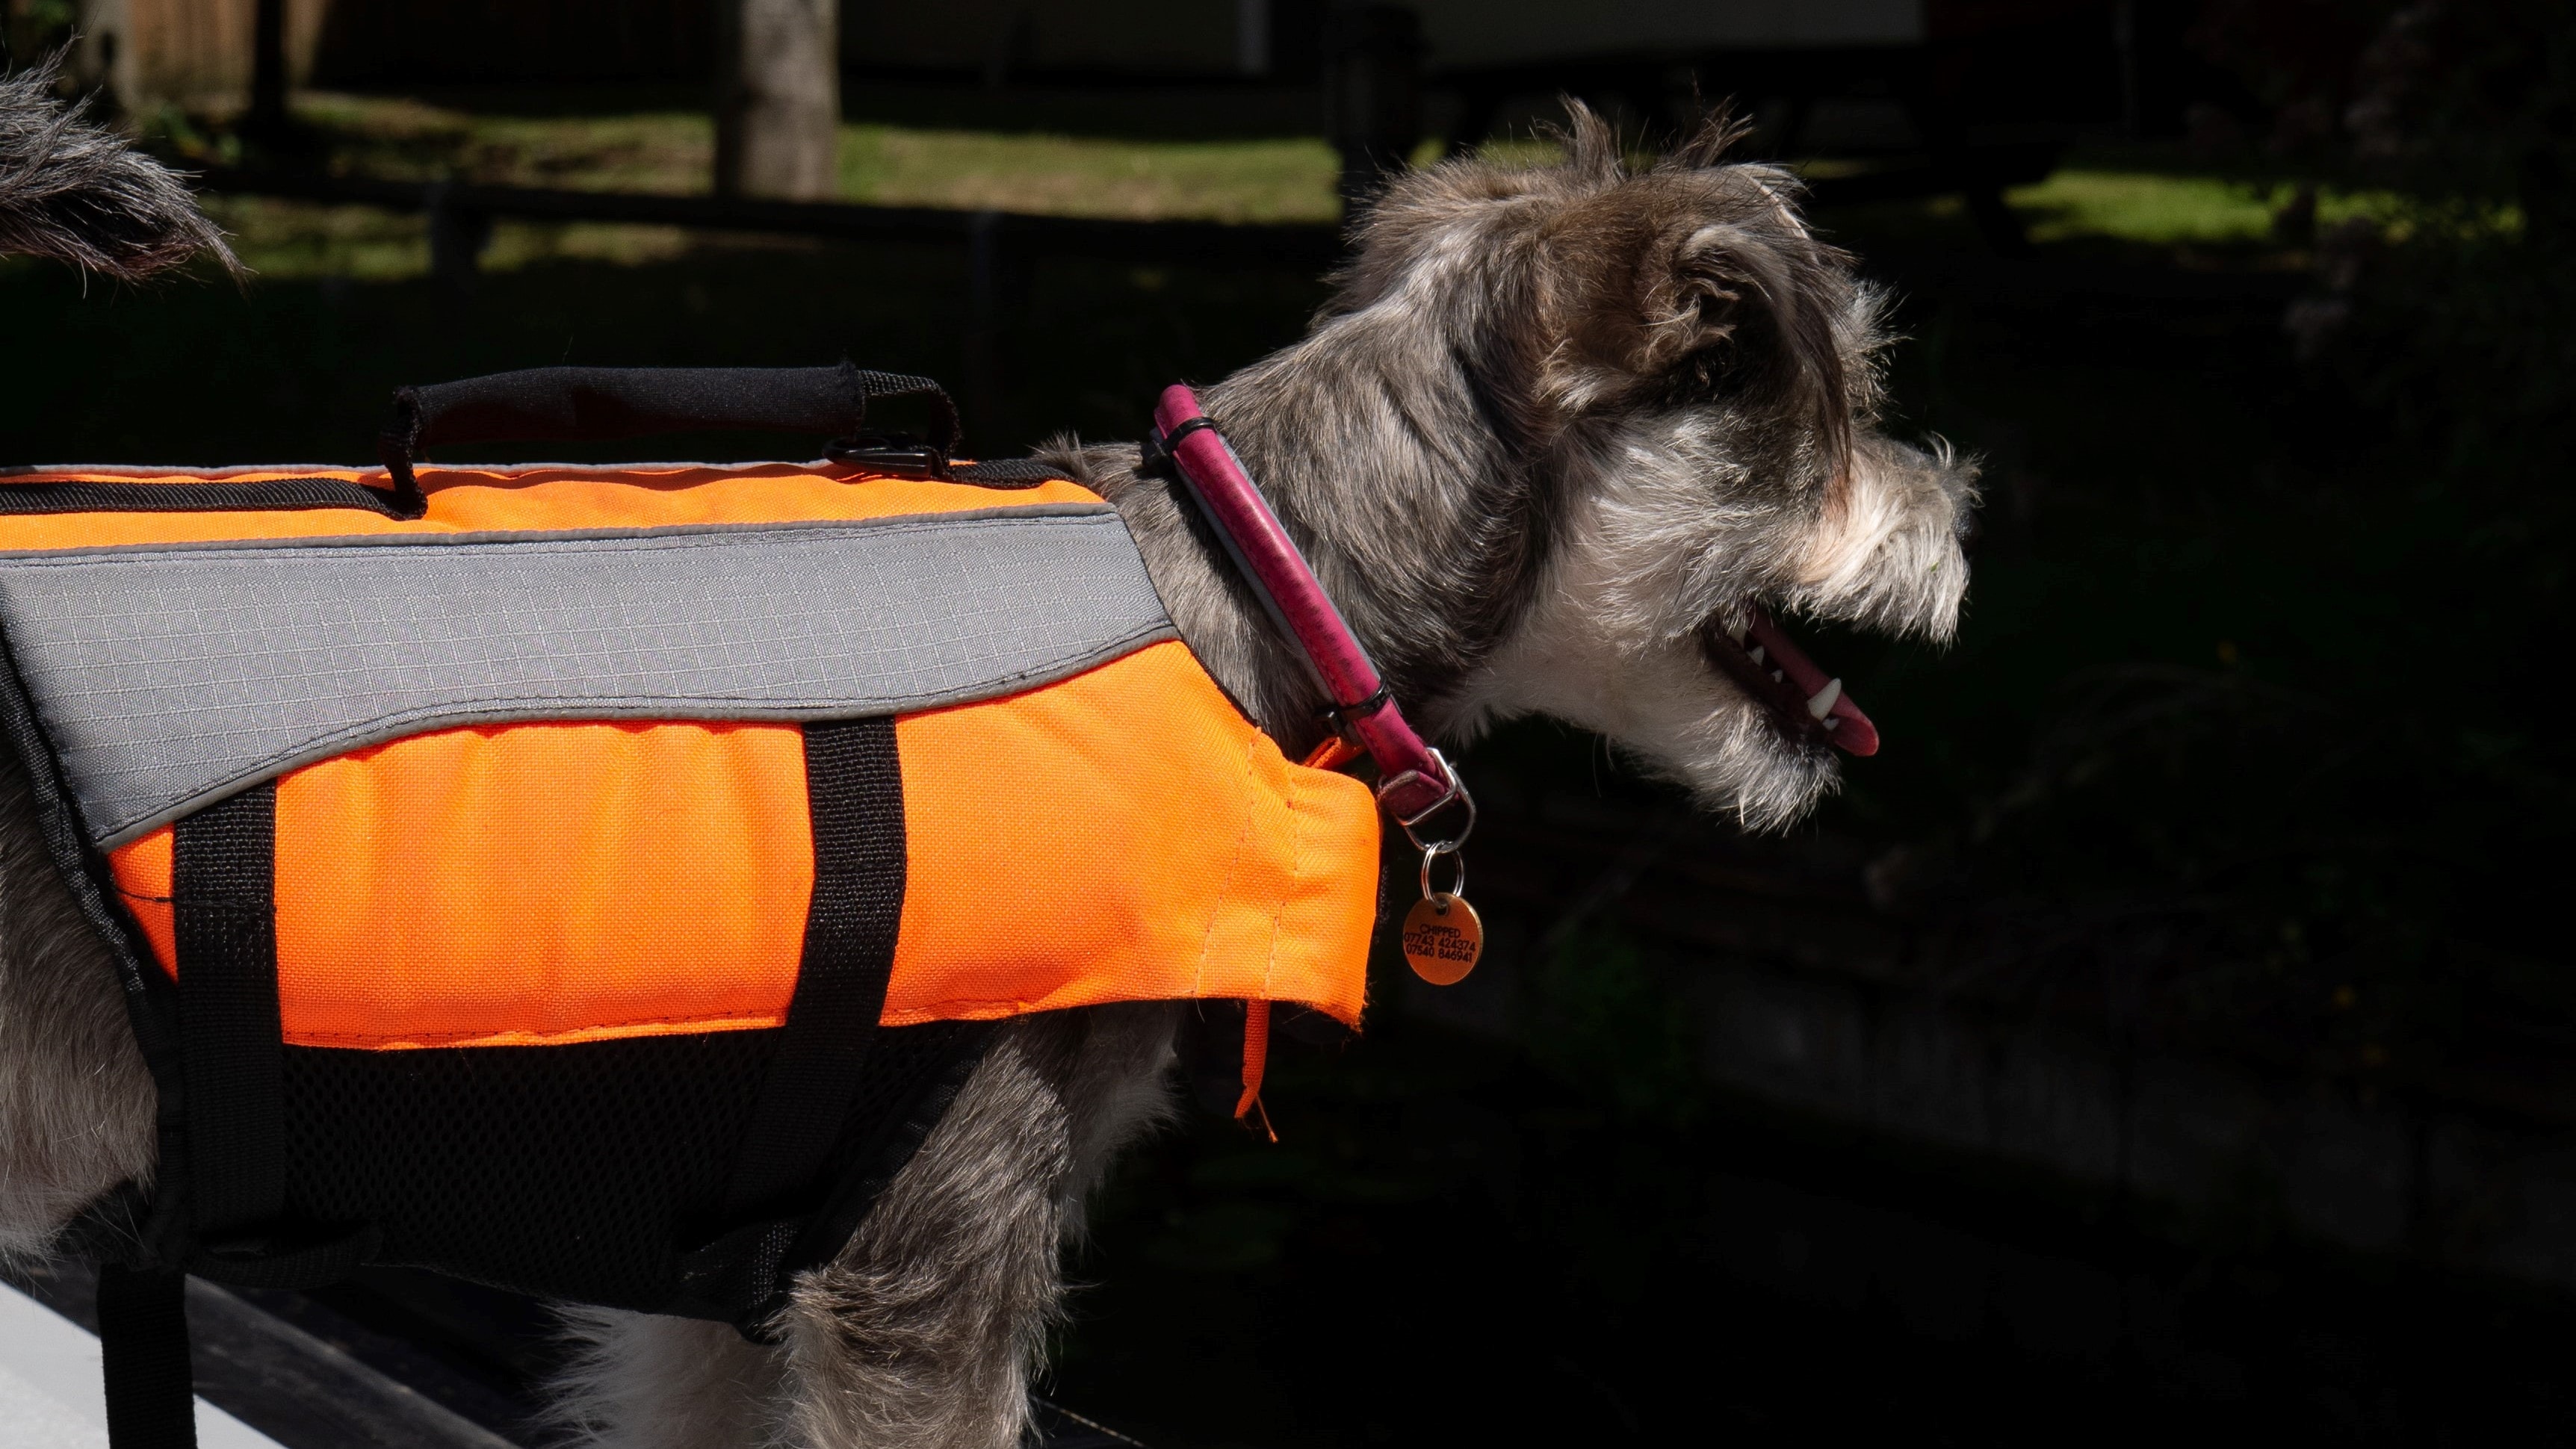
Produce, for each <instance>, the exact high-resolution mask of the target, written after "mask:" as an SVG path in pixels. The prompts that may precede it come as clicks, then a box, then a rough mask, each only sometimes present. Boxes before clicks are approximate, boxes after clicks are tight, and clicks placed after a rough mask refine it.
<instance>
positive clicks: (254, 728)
mask: <svg viewBox="0 0 2576 1449" xmlns="http://www.w3.org/2000/svg"><path fill="white" fill-rule="evenodd" d="M0 630H5V632H6V636H7V640H8V646H9V651H10V654H11V655H12V657H13V659H14V662H15V664H16V666H17V669H18V672H19V675H20V677H21V679H22V680H23V681H24V683H25V685H26V689H27V693H28V695H29V697H30V699H31V700H32V702H33V704H34V706H35V711H36V714H37V717H38V719H39V720H40V721H41V722H42V724H43V726H44V728H45V732H46V734H47V735H48V736H49V737H50V739H51V742H52V744H53V748H54V751H55V753H56V755H57V757H58V758H59V759H60V760H61V762H62V768H63V775H64V778H65V779H66V781H67V782H68V783H69V785H70V789H71V793H72V796H73V798H74V800H75V802H76V803H77V804H78V806H79V808H80V813H81V816H82V818H83V820H84V821H85V823H86V826H87V829H88V831H89V834H90V836H91V838H92V839H93V841H94V842H95V843H96V844H98V845H99V846H100V847H101V848H113V847H115V846H117V845H121V844H123V843H125V842H126V841H129V840H131V839H133V838H134V837H136V836H138V835H141V834H143V833H145V832H147V831H149V830H152V829H154V828H156V827H158V826H160V825H162V824H165V823H167V822H168V821H170V820H172V819H175V818H176V817H178V816H180V815H182V814H185V813H187V812H188V811H190V810H192V809H195V808H196V807H198V806H200V805H203V804H205V803H207V802H209V801H211V800H214V799H218V798H220V797H222V796H224V795H227V794H230V793H232V792H234V791H237V790H239V789H242V788H243V787H245V786H247V785H251V784H255V783H257V782H258V781H260V780H264V779H268V778H272V777H274V776H276V775H278V774H281V773H283V772H285V771H287V770H290V769H293V768H295V767H297V766H299V765H303V764H308V763H311V762H312V761H315V760H319V759H325V758H328V757H330V756H332V755H339V754H346V753H348V752H350V751H352V750H356V749H360V748H363V747H365V746H367V745H371V744H377V743H381V742H383V741H385V740H390V739H395V738H398V737H400V736H404V735H411V734H418V733H421V732H424V731H427V730H434V729H443V728H447V727H451V726H455V725H462V724H475V723H495V722H517V721H528V720H576V719H582V720H596V719H708V720H817V719H851V718H862V717H866V716H871V715H886V714H901V713H910V712H914V711H918V710H923V709H930V708H935V707H938V706H942V705H948V704H959V703H965V702H967V701H971V700H979V699H989V698H993V697H996V696H1000V695H1005V694H1013V693H1017V692H1019V691H1021V690H1024V689H1028V688H1032V687H1034V686H1036V685H1040V684H1045V683H1048V682H1051V681H1053V680H1057V679H1061V678H1065V677H1067V676H1069V675H1073V674H1078V673H1080V672H1082V671H1084V670H1086V669H1090V668H1092V667H1093V666H1095V665H1098V664H1101V663H1104V662H1106V661H1108V660H1111V659H1115V658H1118V657H1120V656H1122V655H1124V654H1127V653H1130V652H1132V651H1134V650H1136V649H1138V648H1141V647H1143V646H1144V645H1146V644H1149V643H1152V642H1154V641H1157V640H1161V639H1168V638H1173V637H1176V636H1175V634H1174V631H1173V629H1172V624H1171V620H1170V619H1169V618H1168V617H1167V616H1166V615H1165V614H1164V612H1163V606H1162V602H1161V600H1160V599H1159V598H1158V597H1157V596H1156V594H1155V592H1154V587H1153V584H1152V582H1151V581H1150V580H1149V579H1148V578H1147V577H1146V575H1145V567H1144V562H1143V560H1142V559H1140V558H1139V557H1138V556H1137V553H1136V546H1135V543H1134V541H1133V540H1132V539H1130V538H1129V537H1128V534H1127V530H1126V527H1125V525H1124V524H1122V523H1121V522H1120V521H1119V519H1118V516H1117V514H1116V513H1115V512H1114V511H1112V510H1111V509H1110V508H1109V507H1108V506H1107V505H1105V504H1081V505H1069V506H1046V507H1038V508H1026V509H995V510H988V511H985V512H981V513H973V514H941V515H932V516H926V517H925V516H913V517H901V518H890V519H877V520H865V521H860V522H828V523H807V524H778V525H772V524H764V525H754V526H743V527H737V526H725V527H708V528H685V529H652V530H603V531H595V532H584V533H525V534H490V533H486V534H462V535H453V534H452V535H435V534H404V535H383V536H371V537H364V538H331V539H301V538H295V539H277V540H272V541H261V542H255V543H246V544H235V543H225V544H186V545H176V546H153V547H139V548H114V549H90V550H73V551H47V552H28V553H14V554H0Z"/></svg>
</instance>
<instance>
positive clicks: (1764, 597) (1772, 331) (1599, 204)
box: [1313, 107, 1974, 828]
mask: <svg viewBox="0 0 2576 1449" xmlns="http://www.w3.org/2000/svg"><path fill="white" fill-rule="evenodd" d="M1737 134H1738V131H1737V130H1736V128H1733V127H1731V126H1729V125H1726V124H1724V123H1722V122H1721V123H1719V124H1716V125H1713V126H1711V127H1710V128H1709V129H1708V130H1707V131H1706V132H1704V133H1703V134H1702V135H1701V136H1700V137H1699V138H1698V139H1697V140H1695V141H1693V142H1692V143H1690V144H1689V145H1687V146H1685V147H1684V148H1683V149H1681V150H1680V151H1678V152H1677V153H1675V154H1673V155H1671V156H1669V157H1666V158H1665V159H1663V160H1661V161H1660V162H1657V163H1655V164H1653V165H1651V166H1643V167H1639V166H1632V165H1631V164H1630V163H1629V162H1628V161H1627V160H1626V158H1625V157H1624V156H1623V155H1622V154H1621V151H1620V148H1619V145H1618V142H1617V139H1616V137H1615V136H1614V135H1613V134H1612V133H1611V132H1610V131H1609V129H1608V128H1607V127H1605V126H1603V125H1602V124H1601V123H1600V122H1598V121H1597V120H1595V119H1593V118H1592V117H1591V116H1590V115H1589V114H1587V113H1585V112H1583V111H1582V110H1581V109H1580V108H1579V107H1578V108H1576V110H1575V122H1574V127H1573V130H1572V133H1571V135H1570V136H1569V137H1568V155H1567V159H1566V161H1565V162H1564V163H1563V164H1561V165H1556V166H1547V167H1539V168H1527V169H1515V168H1511V167H1506V166H1502V165H1496V164H1490V163H1486V162H1481V161H1453V162H1449V163H1446V164H1443V165H1441V166H1438V167H1435V168H1432V169H1430V170H1427V171H1423V172H1418V173H1415V174H1412V175H1409V176H1405V177H1402V178H1400V179H1398V180H1397V181H1396V182H1395V183H1394V184H1393V186H1392V187H1391V188H1390V190H1389V191H1388V192H1387V193H1386V195H1385V196H1384V197H1383V198H1382V199H1381V200H1380V201H1379V202H1378V203H1377V204H1376V206H1375V207H1374V208H1373V209H1372V210H1371V212H1370V214H1369V215H1368V217H1367V219H1366V221H1365V223H1364V225H1363V228H1362V231H1361V234H1360V238H1359V241H1360V246H1359V250H1358V254H1357V256H1356V259H1355V260H1354V261H1353V262H1352V263H1351V265H1350V266H1349V267H1348V268H1347V269H1346V270H1345V272H1344V273H1343V275H1342V277H1341V279H1340V287H1339V291H1338V293H1337V296H1336V298H1335V300H1334V301H1333V302H1332V303H1331V304H1330V306H1329V307H1328V308H1327V310H1326V313H1325V316H1324V318H1323V319H1322V320H1321V323H1320V325H1319V328H1318V331H1317V333H1316V336H1315V338H1314V339H1313V340H1315V341H1318V342H1321V341H1323V340H1325V339H1326V338H1327V337H1328V336H1330V335H1332V334H1335V333H1348V334H1350V336H1349V337H1348V338H1346V339H1345V341H1346V343H1347V344H1348V345H1346V346H1345V347H1344V348H1343V355H1344V358H1345V363H1346V365H1354V366H1363V367H1367V368H1369V369H1370V370H1371V371H1372V373H1373V374H1374V376H1373V377H1372V379H1371V380H1372V381H1375V382H1377V383H1378V384H1379V386H1380V388H1381V390H1382V391H1383V392H1384V393H1385V394H1386V395H1387V396H1388V397H1389V398H1390V399H1391V400H1392V401H1391V402H1390V403H1389V404H1388V405H1387V406H1388V407H1389V408H1390V409H1391V410H1392V412H1393V413H1394V414H1396V415H1397V416H1396V418H1395V420H1394V422H1393V426H1394V427H1395V428H1396V429H1398V430H1401V431H1404V432H1407V433H1409V434H1410V435H1412V436H1413V437H1415V438H1417V439H1421V440H1423V441H1424V443H1425V445H1426V450H1427V451H1428V452H1429V453H1430V454H1431V455H1432V456H1431V461H1430V463H1429V465H1428V466H1427V467H1426V468H1425V470H1424V473H1425V476H1424V477H1422V478H1421V479H1420V480H1419V482H1417V483H1416V484H1415V487H1416V488H1417V489H1419V490H1420V491H1421V492H1422V493H1423V494H1424V495H1425V496H1424V497H1421V498H1418V499H1415V500H1412V501H1411V502H1410V503H1409V504H1408V506H1407V507H1406V508H1405V509H1403V510H1399V511H1398V512H1399V515H1400V516H1398V517H1397V518H1395V519H1394V520H1393V521H1392V522H1389V521H1387V510H1386V509H1385V508H1384V507H1383V503H1384V500H1383V499H1380V500H1378V502H1379V504H1380V506H1379V507H1377V508H1376V509H1374V510H1371V511H1373V512H1374V513H1375V514H1376V516H1377V517H1378V519H1379V520H1380V523H1379V526H1380V527H1381V528H1386V527H1392V528H1395V529H1399V530H1405V529H1413V530H1419V531H1421V532H1423V533H1424V534H1425V536H1423V537H1420V538H1418V539H1416V540H1414V541H1413V543H1412V544H1411V546H1410V549H1409V550H1408V551H1413V552H1415V555H1416V556H1417V557H1420V558H1427V559H1430V560H1433V561H1434V562H1435V565H1436V567H1435V570H1434V572H1435V574H1437V575H1438V578H1437V579H1436V581H1435V582H1434V584H1433V585H1432V586H1431V587H1430V588H1429V589H1428V590H1414V591H1412V592H1414V593H1417V594H1419V595H1421V596H1420V597H1417V598H1403V597H1397V598H1389V597H1387V594H1388V590H1387V589H1386V588H1385V587H1384V586H1383V583H1382V580H1381V581H1380V583H1379V585H1378V586H1377V587H1375V589H1374V592H1375V593H1376V594H1377V596H1378V598H1377V604H1378V607H1379V608H1380V609H1382V610H1385V611H1388V612H1393V613H1406V612H1417V613H1438V614H1440V615H1443V616H1444V617H1446V618H1448V619H1449V620H1451V621H1452V623H1451V627H1449V628H1448V629H1447V630H1445V631H1442V632H1443V633H1444V634H1445V637H1441V638H1438V639H1437V640H1435V641H1434V650H1433V651H1430V652H1436V654H1437V655H1438V658H1439V660H1440V661H1441V662H1440V663H1438V664H1431V663H1426V662H1425V655H1426V651H1423V650H1418V649H1417V650H1414V651H1412V654H1411V655H1410V656H1407V653H1406V650H1405V648H1404V647H1403V646H1401V645H1399V646H1397V648H1396V651H1395V652H1396V653H1397V654H1398V655H1399V656H1400V657H1401V659H1400V679H1401V680H1402V682H1404V683H1408V684H1410V685H1411V686H1412V687H1413V688H1414V690H1415V693H1414V694H1413V696H1412V697H1413V698H1415V699H1418V700H1423V701H1426V702H1434V703H1431V708H1430V709H1429V710H1428V711H1427V712H1428V713H1430V714H1431V715H1432V716H1433V718H1434V719H1435V720H1436V721H1437V722H1438V723H1440V724H1441V725H1443V726H1444V727H1445V728H1446V729H1447V730H1449V731H1450V732H1452V733H1457V732H1462V731H1463V732H1472V731H1473V730H1475V729H1477V728H1480V727H1481V726H1482V725H1483V724H1484V723H1486V722H1489V721H1492V720H1496V719H1500V718H1506V717H1510V716H1513V715H1518V714H1525V713H1543V714H1547V715H1553V716H1556V717H1558V718H1561V719H1564V720H1566V721H1568V722H1570V723H1573V724H1577V725H1580V726H1583V727H1585V728H1588V729H1591V730H1595V731H1598V732H1599V733H1601V734H1603V735H1606V736H1608V737H1609V738H1610V739H1612V740H1613V741H1615V742H1617V743H1618V744H1620V745H1622V746H1624V747H1625V748H1626V749H1627V750H1628V751H1630V752H1632V753H1633V754H1635V755H1636V756H1638V757H1640V758H1642V759H1643V760H1644V761H1645V762H1646V763H1647V764H1649V765H1650V766H1651V767H1653V768H1655V769H1657V770H1658V771H1660V772H1662V773H1665V774H1668V775H1670V776H1672V777H1675V778H1677V779H1679V780H1681V781H1682V782H1684V783H1685V784H1687V785H1689V786H1690V787H1691V788H1692V789H1693V790H1694V791H1695V792H1696V793H1697V794H1698V796H1699V797H1700V798H1701V799H1702V801H1703V802H1705V803H1707V804H1708V805H1710V806H1712V807H1715V808H1720V809H1724V810H1727V811H1729V812H1731V813H1733V814H1735V815H1736V816H1738V817H1739V818H1740V819H1741V820H1743V821H1744V822H1745V823H1746V824H1747V825H1749V826H1753V827H1756V828H1760V827H1767V826H1773V825H1777V824H1780V823H1783V822H1785V821H1787V820H1789V819H1791V818H1793V817H1795V816H1796V815H1797V814H1799V813H1800V812H1801V811H1803V810H1804V809H1806V808H1807V807H1808V806H1809V805H1811V804H1812V803H1813V802H1814V801H1815V799H1816V798H1817V797H1818V796H1819V795H1820V794H1821V793H1823V792H1824V791H1825V790H1826V789H1828V788H1830V787H1831V785H1832V784H1833V782H1834V780H1835V778H1836V769H1837V764H1836V755H1837V753H1838V751H1837V746H1838V745H1839V746H1840V747H1841V748H1842V749H1843V750H1846V751H1856V752H1860V753H1866V752H1868V750H1869V749H1871V748H1873V747H1874V745H1875V736H1874V733H1873V732H1872V730H1871V727H1870V725H1869V721H1868V720H1867V718H1866V717H1865V716H1864V715H1862V714H1861V713H1860V712H1859V710H1858V708H1857V706H1856V705H1855V704H1853V703H1852V702H1851V701H1850V700H1849V698H1848V697H1847V696H1843V695H1841V693H1840V690H1839V684H1838V683H1837V682H1832V681H1829V679H1828V677H1827V676H1826V674H1825V673H1823V672H1821V671H1817V670H1815V669H1814V667H1813V666H1812V665H1810V664H1808V662H1807V660H1806V659H1805V657H1804V655H1803V654H1802V653H1800V652H1799V651H1798V650H1797V649H1796V647H1795V646H1794V645H1792V644H1789V643H1788V642H1787V640H1786V638H1785V636H1783V635H1782V634H1781V633H1780V632H1779V629H1778V627H1777V626H1776V625H1775V624H1773V623H1772V622H1771V621H1772V620H1773V619H1774V618H1782V619H1806V620H1817V621H1821V620H1830V621H1836V622H1840V623H1846V624H1855V625H1862V626H1866V627H1869V628H1873V629H1879V630H1886V631H1892V632H1896V633H1902V634H1912V635H1916V636H1920V637H1924V638H1929V639H1935V640H1938V639H1945V638H1947V637H1948V636H1949V635H1950V633H1951V632H1952V630H1953V629H1954V627H1955V626H1956V623H1957V619H1958V613H1959V606H1960V601H1961V597H1962V595H1963V593H1964V592H1965V589H1966V585H1967V568H1966V562H1965V559H1964V557H1963V555H1962V553H1961V549H1960V535H1961V533H1962V530H1963V529H1964V526H1965V524H1966V520H1967V517H1968V511H1969V509H1970V507H1971V506H1972V504H1973V501H1974V499H1973V487H1972V485H1973V478H1974V473H1973V470H1972V469H1971V468H1970V467H1968V466H1966V465H1964V464H1962V463H1961V462H1960V461H1958V460H1956V459H1954V458H1952V457H1951V456H1950V455H1949V454H1948V453H1947V452H1946V451H1945V450H1938V449H1935V450H1931V451H1927V450H1925V449H1923V448H1918V447H1914V446H1910V445H1908V444H1905V443H1901V442H1898V441H1895V440H1893V439H1891V438H1889V437H1887V436H1885V435H1883V434H1882V433H1881V432H1880V431H1878V427H1877V422H1878V414H1879V406H1880V385H1879V353H1880V351H1881V350H1882V348H1883V347H1884V346H1885V345H1886V341H1887V337H1886V333H1885V332H1884V330H1883V328H1882V326H1881V321H1880V314H1881V310H1882V303H1881V299H1880V297H1879V296H1878V295H1877V294H1876V293H1874V292H1873V291H1872V290H1871V289H1870V288H1869V287H1867V286H1866V285H1864V284H1862V283H1861V282H1860V281H1858V280H1857V278H1856V277H1855V276H1854V274H1853V269H1852V263H1851V259H1850V258H1849V257H1847V256H1846V255H1844V254H1843V253H1842V252H1840V251H1837V250H1835V249H1834V248H1833V247H1831V246H1828V245H1826V244H1825V243H1824V242H1822V241H1819V240H1818V239H1817V238H1816V236H1815V235H1814V233H1813V232H1811V231H1810V230H1809V228H1808V226H1807V225H1806V223H1805V222H1804V221H1803V220H1802V219H1801V218H1800V216H1799V214H1798V210H1797V202H1798V198H1799V187H1798V184H1797V182H1796V180H1795V179H1794V178H1793V177H1791V176H1790V175H1789V174H1788V173H1787V172H1784V171H1782V170H1780V169H1779V168H1776V167H1772V166H1765V165H1756V164H1744V163H1727V162H1724V161H1723V160H1722V159H1721V158H1722V155H1723V153H1724V151H1725V149H1726V148H1727V146H1728V144H1729V143H1730V142H1732V141H1733V140H1735V139H1736V137H1737ZM1399 374H1403V375H1399ZM1464 436H1473V437H1474V438H1475V439H1476V440H1477V441H1476V442H1474V443H1473V444H1470V443H1467V442H1464V441H1458V440H1457V439H1459V438H1461V437H1464ZM1358 547H1359V548H1360V550H1361V551H1362V552H1363V553H1365V552H1366V550H1367V547H1368V545H1367V544H1366V542H1365V541H1362V542H1361V543H1360V544H1359V545H1358ZM1359 566H1360V567H1361V568H1362V569H1363V570H1368V569H1369V567H1370V566H1369V564H1368V562H1367V560H1366V559H1365V558H1363V560H1362V561H1361V563H1360V565H1359ZM1386 623H1387V627H1386V628H1385V629H1384V634H1385V635H1386V636H1387V637H1390V638H1396V639H1409V638H1419V637H1421V636H1422V635H1423V634H1424V633H1425V632H1426V631H1424V630H1422V629H1419V628H1408V627H1406V626H1405V625H1404V623H1403V621H1402V620H1400V619H1396V620H1388V621H1386ZM1391 672H1399V671H1391Z"/></svg>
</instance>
